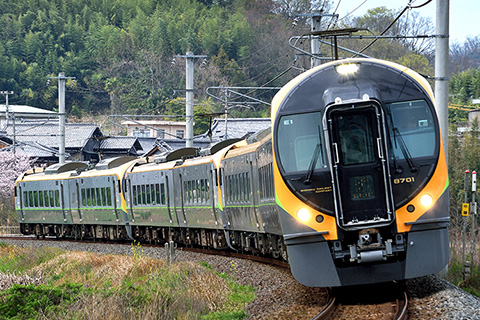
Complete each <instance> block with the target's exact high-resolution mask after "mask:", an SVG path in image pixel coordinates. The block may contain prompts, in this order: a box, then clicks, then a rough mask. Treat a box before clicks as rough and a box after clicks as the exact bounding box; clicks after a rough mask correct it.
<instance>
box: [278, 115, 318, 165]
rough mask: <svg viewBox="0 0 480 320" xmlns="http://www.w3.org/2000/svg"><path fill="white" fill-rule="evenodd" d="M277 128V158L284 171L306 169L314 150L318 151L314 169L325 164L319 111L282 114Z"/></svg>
mask: <svg viewBox="0 0 480 320" xmlns="http://www.w3.org/2000/svg"><path fill="white" fill-rule="evenodd" d="M277 130H278V131H277V133H278V135H277V137H278V138H277V144H278V153H279V157H280V159H279V160H280V163H281V165H282V167H283V169H284V170H285V172H286V173H291V172H298V171H306V170H308V168H309V166H310V162H311V161H312V158H314V152H319V153H320V154H319V155H318V158H317V162H316V164H315V169H319V168H322V167H324V166H325V163H324V157H323V154H324V150H323V148H324V146H322V143H321V141H322V140H321V138H322V118H321V114H320V112H311V113H303V114H295V115H288V116H282V117H281V118H280V121H279V124H278V129H277ZM317 146H318V148H317Z"/></svg>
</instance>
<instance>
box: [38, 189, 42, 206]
mask: <svg viewBox="0 0 480 320" xmlns="http://www.w3.org/2000/svg"><path fill="white" fill-rule="evenodd" d="M38 206H39V207H43V191H42V190H40V191H38Z"/></svg>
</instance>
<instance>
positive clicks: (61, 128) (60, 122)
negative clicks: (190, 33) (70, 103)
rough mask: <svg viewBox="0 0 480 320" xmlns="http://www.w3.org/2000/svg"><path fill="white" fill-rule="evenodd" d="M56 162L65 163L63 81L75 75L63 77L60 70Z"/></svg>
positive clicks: (63, 74)
mask: <svg viewBox="0 0 480 320" xmlns="http://www.w3.org/2000/svg"><path fill="white" fill-rule="evenodd" d="M50 79H58V136H59V140H58V144H59V147H58V163H65V81H66V80H67V79H75V77H65V73H63V72H60V73H59V74H58V77H50Z"/></svg>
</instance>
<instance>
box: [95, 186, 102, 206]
mask: <svg viewBox="0 0 480 320" xmlns="http://www.w3.org/2000/svg"><path fill="white" fill-rule="evenodd" d="M95 192H96V193H97V206H98V207H100V206H102V194H101V193H100V188H96V189H95Z"/></svg>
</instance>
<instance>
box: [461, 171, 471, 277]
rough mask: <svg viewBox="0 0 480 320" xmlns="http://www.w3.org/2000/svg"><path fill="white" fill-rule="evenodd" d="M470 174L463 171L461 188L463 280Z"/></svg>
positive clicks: (463, 274) (463, 273)
mask: <svg viewBox="0 0 480 320" xmlns="http://www.w3.org/2000/svg"><path fill="white" fill-rule="evenodd" d="M469 174H470V170H465V180H464V182H463V188H464V191H465V198H464V200H463V207H462V217H463V219H462V221H463V244H462V276H463V280H465V274H466V271H467V270H466V268H465V267H466V265H467V264H466V261H465V245H466V244H465V243H466V241H467V221H468V215H469V213H470V205H469V204H468V193H467V192H468V175H469Z"/></svg>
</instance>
